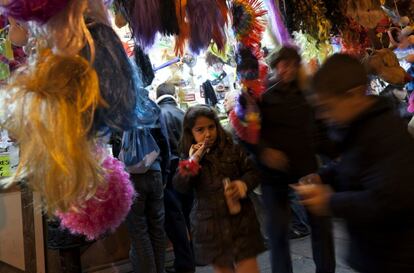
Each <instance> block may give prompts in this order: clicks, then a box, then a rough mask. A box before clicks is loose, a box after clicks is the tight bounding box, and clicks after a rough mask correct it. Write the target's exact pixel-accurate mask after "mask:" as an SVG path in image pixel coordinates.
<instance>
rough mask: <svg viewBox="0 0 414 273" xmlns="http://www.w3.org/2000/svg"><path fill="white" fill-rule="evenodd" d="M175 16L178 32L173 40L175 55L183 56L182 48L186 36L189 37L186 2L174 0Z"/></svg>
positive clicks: (184, 0) (185, 0)
mask: <svg viewBox="0 0 414 273" xmlns="http://www.w3.org/2000/svg"><path fill="white" fill-rule="evenodd" d="M175 14H176V17H177V22H178V28H179V30H180V32H179V34H178V36H177V37H176V39H175V54H176V55H179V56H183V55H184V48H185V45H186V41H187V39H188V36H189V35H190V25H189V23H188V20H187V19H186V17H187V0H175Z"/></svg>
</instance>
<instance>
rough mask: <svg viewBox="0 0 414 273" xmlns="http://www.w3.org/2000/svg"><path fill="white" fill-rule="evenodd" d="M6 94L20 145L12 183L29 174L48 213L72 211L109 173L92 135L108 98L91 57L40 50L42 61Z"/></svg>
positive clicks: (8, 120)
mask: <svg viewBox="0 0 414 273" xmlns="http://www.w3.org/2000/svg"><path fill="white" fill-rule="evenodd" d="M3 95H4V96H5V97H6V98H5V99H4V98H3V99H4V100H3V101H2V103H4V104H3V106H2V108H3V109H7V110H6V113H5V115H4V116H3V117H2V122H1V123H2V126H4V128H5V129H6V130H8V131H9V132H10V134H11V135H12V136H13V138H15V139H16V142H17V143H18V144H19V146H20V162H19V166H18V168H17V171H16V174H15V176H14V177H12V179H11V181H9V182H17V181H19V180H20V179H21V178H22V177H28V183H29V185H30V186H31V187H32V188H33V189H34V190H35V191H38V192H39V193H40V194H41V196H42V197H43V200H44V203H45V207H46V209H47V210H48V212H54V211H55V210H57V209H58V210H60V211H67V210H68V209H69V208H70V207H72V206H73V204H77V203H78V202H79V201H80V200H87V199H89V198H90V197H91V196H93V195H94V194H95V191H96V189H97V187H98V185H100V184H101V183H102V182H103V176H102V174H103V173H102V169H101V167H100V163H99V159H97V158H96V156H95V155H94V151H95V145H94V143H92V141H90V140H89V139H88V137H87V136H88V133H89V130H90V128H91V126H92V123H93V117H94V112H95V109H96V107H97V106H98V104H99V103H100V102H101V103H103V102H102V100H101V99H100V95H99V85H98V77H97V75H96V72H95V70H94V69H93V68H92V67H91V66H90V64H89V62H88V61H86V60H85V59H84V58H82V57H79V56H73V57H65V56H59V55H53V54H52V53H51V52H50V51H44V52H39V56H38V58H37V62H36V63H35V64H34V65H33V66H32V67H29V68H28V69H27V70H25V71H24V72H23V73H21V74H18V75H16V76H15V77H14V78H13V79H12V80H11V84H10V86H8V87H7V88H6V89H5V91H4V93H3ZM3 111H4V110H3Z"/></svg>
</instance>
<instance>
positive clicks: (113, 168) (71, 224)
mask: <svg viewBox="0 0 414 273" xmlns="http://www.w3.org/2000/svg"><path fill="white" fill-rule="evenodd" d="M102 165H103V167H104V169H105V170H106V172H107V173H106V174H105V179H106V181H107V182H108V184H107V185H105V186H103V187H100V188H99V189H98V190H97V192H96V194H95V196H94V197H92V198H91V199H89V200H87V201H85V203H84V204H82V205H81V206H79V207H80V208H78V207H77V208H76V209H74V210H72V211H68V212H57V213H56V215H57V216H58V217H59V218H60V220H61V226H62V227H63V228H67V229H68V230H69V231H70V232H71V233H73V234H82V235H85V236H86V237H87V239H88V240H94V239H97V238H99V237H100V236H102V235H103V234H105V233H106V232H107V231H111V232H114V231H115V230H116V229H117V228H118V227H119V225H120V224H121V223H122V222H123V221H124V219H125V217H126V216H127V215H128V212H129V210H130V209H131V206H132V203H133V200H134V198H135V196H136V193H135V190H134V187H133V185H132V183H131V181H130V180H129V174H128V173H127V172H125V170H124V165H123V163H122V162H120V161H119V160H117V159H115V158H113V157H112V156H108V157H107V158H106V159H105V160H104V162H103V164H102Z"/></svg>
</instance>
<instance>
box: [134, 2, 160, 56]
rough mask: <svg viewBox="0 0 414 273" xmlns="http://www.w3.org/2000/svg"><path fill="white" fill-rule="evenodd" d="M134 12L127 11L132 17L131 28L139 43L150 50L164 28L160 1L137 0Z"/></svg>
mask: <svg viewBox="0 0 414 273" xmlns="http://www.w3.org/2000/svg"><path fill="white" fill-rule="evenodd" d="M134 2H135V3H134V4H133V5H130V6H129V7H132V10H127V13H129V15H130V16H128V17H129V18H130V22H129V23H130V26H131V28H132V32H133V35H134V38H135V39H136V40H137V41H138V43H139V44H140V45H141V46H142V47H144V48H148V47H150V46H152V45H153V44H154V41H155V35H156V34H157V32H159V31H160V30H161V28H162V26H161V22H162V21H161V15H160V14H161V6H160V0H135V1H134Z"/></svg>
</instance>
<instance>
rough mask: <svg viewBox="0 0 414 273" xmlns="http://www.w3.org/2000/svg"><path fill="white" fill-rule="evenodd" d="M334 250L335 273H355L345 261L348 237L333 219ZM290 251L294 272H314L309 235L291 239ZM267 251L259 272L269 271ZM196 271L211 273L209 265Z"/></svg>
mask: <svg viewBox="0 0 414 273" xmlns="http://www.w3.org/2000/svg"><path fill="white" fill-rule="evenodd" d="M334 226H335V227H334V237H335V251H336V257H337V260H336V273H355V271H353V270H351V269H350V268H349V267H348V266H347V265H346V262H345V255H346V251H347V245H348V242H349V240H348V238H347V234H346V231H345V229H344V226H343V223H342V222H341V221H335V225H334ZM291 253H292V262H293V272H294V273H315V265H314V263H313V260H312V249H311V242H310V236H307V237H305V238H301V239H295V240H291ZM269 255H270V254H269V252H268V251H267V252H265V253H264V254H262V255H260V256H259V259H258V260H259V265H260V272H261V273H271V267H270V259H269V258H270V257H269ZM196 273H213V269H212V268H211V267H208V266H207V267H198V268H197V270H196Z"/></svg>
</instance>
